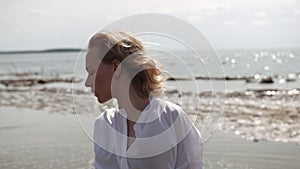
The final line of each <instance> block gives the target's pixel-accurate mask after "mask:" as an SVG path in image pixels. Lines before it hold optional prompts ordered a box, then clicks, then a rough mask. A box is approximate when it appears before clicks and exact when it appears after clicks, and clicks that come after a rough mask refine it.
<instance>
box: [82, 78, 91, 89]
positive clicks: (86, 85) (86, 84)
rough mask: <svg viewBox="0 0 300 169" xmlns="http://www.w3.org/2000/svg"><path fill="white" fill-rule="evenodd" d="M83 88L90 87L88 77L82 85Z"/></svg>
mask: <svg viewBox="0 0 300 169" xmlns="http://www.w3.org/2000/svg"><path fill="white" fill-rule="evenodd" d="M84 85H85V87H91V86H92V85H91V80H90V78H89V77H87V78H86V80H85V83H84Z"/></svg>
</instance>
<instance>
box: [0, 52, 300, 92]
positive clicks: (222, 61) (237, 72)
mask: <svg viewBox="0 0 300 169" xmlns="http://www.w3.org/2000/svg"><path fill="white" fill-rule="evenodd" d="M217 52H218V56H219V57H216V56H214V57H213V56H211V57H210V56H209V55H203V56H195V55H193V54H191V53H189V52H185V51H174V52H172V54H166V53H165V54H162V55H155V57H154V58H155V59H156V60H158V62H160V63H161V65H163V66H164V68H165V69H166V70H167V72H168V75H169V76H172V77H175V78H177V77H180V78H191V77H199V76H201V77H240V76H256V77H258V76H271V77H273V78H274V79H275V80H274V83H273V84H268V85H261V84H259V83H245V81H244V80H235V81H227V85H226V89H227V90H245V89H249V88H283V89H293V88H299V87H298V86H299V78H300V49H252V50H250V49H248V50H220V51H217ZM85 54H86V52H56V53H54V52H53V53H18V54H0V75H1V76H2V77H1V78H3V77H5V75H8V74H15V73H20V74H22V73H30V74H40V75H42V76H45V77H49V76H55V77H57V76H59V77H71V76H75V77H76V78H79V79H85V77H86V75H87V74H86V72H85V58H84V56H85ZM287 78H289V79H290V81H291V82H285V81H284V79H287ZM282 79H283V80H282ZM291 79H292V80H291ZM194 82H196V83H197V85H198V86H200V87H199V88H200V90H201V91H207V90H211V88H214V89H215V90H224V83H225V82H224V81H220V80H217V81H210V80H197V81H195V80H194V81H192V83H191V82H188V81H176V82H169V84H170V86H173V88H178V86H180V87H181V88H182V89H183V90H185V91H186V90H187V91H188V90H190V89H191V88H192V89H193V83H194ZM176 86H177V87H176Z"/></svg>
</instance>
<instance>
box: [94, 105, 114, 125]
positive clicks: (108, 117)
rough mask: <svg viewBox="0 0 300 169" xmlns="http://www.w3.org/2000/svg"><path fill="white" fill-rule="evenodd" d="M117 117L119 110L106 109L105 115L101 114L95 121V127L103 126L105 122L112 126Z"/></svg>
mask: <svg viewBox="0 0 300 169" xmlns="http://www.w3.org/2000/svg"><path fill="white" fill-rule="evenodd" d="M116 115H117V109H116V108H111V109H106V110H105V111H104V112H103V113H101V114H100V115H99V116H98V117H97V118H96V120H95V125H101V124H103V123H104V122H105V123H108V124H112V122H113V121H114V119H115V118H116Z"/></svg>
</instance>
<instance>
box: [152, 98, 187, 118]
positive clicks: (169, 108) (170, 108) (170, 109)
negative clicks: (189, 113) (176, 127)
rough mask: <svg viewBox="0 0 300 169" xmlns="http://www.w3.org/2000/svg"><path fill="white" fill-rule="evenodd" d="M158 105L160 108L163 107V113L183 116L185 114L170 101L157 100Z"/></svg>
mask: <svg viewBox="0 0 300 169" xmlns="http://www.w3.org/2000/svg"><path fill="white" fill-rule="evenodd" d="M157 102H158V104H159V105H160V107H163V109H164V113H167V114H169V113H172V114H174V115H183V114H185V112H184V111H183V110H182V108H181V107H180V106H179V105H177V104H175V103H172V102H170V101H166V100H162V99H157Z"/></svg>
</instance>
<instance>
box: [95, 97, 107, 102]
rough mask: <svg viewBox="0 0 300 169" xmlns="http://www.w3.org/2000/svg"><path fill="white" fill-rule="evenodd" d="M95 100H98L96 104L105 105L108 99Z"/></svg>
mask: <svg viewBox="0 0 300 169" xmlns="http://www.w3.org/2000/svg"><path fill="white" fill-rule="evenodd" d="M97 99H98V102H99V103H105V102H107V101H108V99H101V98H99V97H97Z"/></svg>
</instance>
